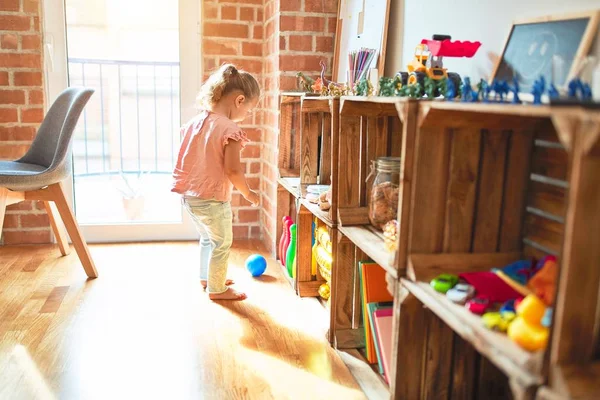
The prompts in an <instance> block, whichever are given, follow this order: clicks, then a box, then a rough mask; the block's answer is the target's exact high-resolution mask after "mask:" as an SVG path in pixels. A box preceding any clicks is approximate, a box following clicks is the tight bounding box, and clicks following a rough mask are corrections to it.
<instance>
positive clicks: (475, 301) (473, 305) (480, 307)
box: [465, 295, 491, 315]
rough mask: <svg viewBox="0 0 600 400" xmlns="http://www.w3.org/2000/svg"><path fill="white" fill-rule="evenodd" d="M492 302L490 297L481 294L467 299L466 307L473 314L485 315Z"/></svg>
mask: <svg viewBox="0 0 600 400" xmlns="http://www.w3.org/2000/svg"><path fill="white" fill-rule="evenodd" d="M490 304H491V302H490V299H489V298H488V297H485V296H482V295H479V296H477V297H473V298H472V299H470V300H467V302H466V304H465V307H466V308H467V310H469V311H471V312H472V313H473V314H477V315H483V314H484V313H485V312H486V311H487V309H488V308H489V307H490Z"/></svg>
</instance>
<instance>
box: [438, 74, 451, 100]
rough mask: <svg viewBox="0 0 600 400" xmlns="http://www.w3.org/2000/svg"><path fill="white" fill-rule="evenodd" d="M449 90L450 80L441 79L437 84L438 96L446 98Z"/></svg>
mask: <svg viewBox="0 0 600 400" xmlns="http://www.w3.org/2000/svg"><path fill="white" fill-rule="evenodd" d="M447 90H448V78H444V79H440V80H439V81H438V84H437V92H438V96H439V95H440V94H441V95H443V96H445V95H446V91H447Z"/></svg>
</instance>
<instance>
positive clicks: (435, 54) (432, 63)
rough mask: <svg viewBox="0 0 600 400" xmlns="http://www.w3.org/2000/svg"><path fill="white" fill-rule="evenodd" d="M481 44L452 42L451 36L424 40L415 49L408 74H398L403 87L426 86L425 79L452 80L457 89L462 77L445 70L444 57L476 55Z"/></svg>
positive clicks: (408, 67)
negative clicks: (418, 84)
mask: <svg viewBox="0 0 600 400" xmlns="http://www.w3.org/2000/svg"><path fill="white" fill-rule="evenodd" d="M480 46H481V43H480V42H469V41H464V42H461V41H458V40H457V41H454V42H453V41H451V37H450V36H449V35H433V39H432V40H430V39H423V40H422V41H421V43H420V44H419V45H417V47H416V49H415V57H414V58H413V59H412V61H411V62H410V63H409V64H408V66H407V70H408V72H398V73H397V74H396V75H397V76H400V78H401V82H402V85H403V86H404V85H414V84H417V83H420V84H421V85H423V84H424V81H425V77H428V78H430V79H434V80H440V79H443V78H448V79H451V80H452V81H453V82H454V85H455V87H459V86H460V84H461V79H460V75H459V74H457V73H455V72H448V70H447V69H446V68H444V63H443V58H444V57H468V58H471V57H473V56H474V55H475V53H476V52H477V50H478V49H479V47H480Z"/></svg>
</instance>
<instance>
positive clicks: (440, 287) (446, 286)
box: [429, 274, 458, 293]
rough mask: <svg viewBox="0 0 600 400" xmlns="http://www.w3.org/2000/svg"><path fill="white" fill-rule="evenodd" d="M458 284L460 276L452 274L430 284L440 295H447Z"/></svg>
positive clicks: (440, 276)
mask: <svg viewBox="0 0 600 400" xmlns="http://www.w3.org/2000/svg"><path fill="white" fill-rule="evenodd" d="M457 283H458V276H456V275H452V274H441V275H438V276H437V277H436V278H434V279H433V280H432V281H431V282H430V283H429V284H430V285H431V287H432V288H433V289H434V290H435V291H436V292H440V293H446V292H447V291H448V290H450V289H452V288H453V287H454V286H456V284H457Z"/></svg>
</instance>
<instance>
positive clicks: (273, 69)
mask: <svg viewBox="0 0 600 400" xmlns="http://www.w3.org/2000/svg"><path fill="white" fill-rule="evenodd" d="M337 8H338V0H279V1H278V0H265V91H266V93H267V96H266V97H265V107H266V110H265V141H264V144H263V154H262V156H263V157H262V164H263V165H262V179H263V181H262V218H261V222H262V228H263V231H262V233H263V240H264V242H265V244H266V245H267V247H268V248H269V249H270V250H271V251H272V250H273V249H274V248H275V243H276V240H277V238H276V237H275V232H276V220H275V219H276V215H277V176H278V172H277V135H278V132H279V103H278V102H279V92H280V91H286V90H293V89H295V88H296V76H295V75H296V73H297V72H298V71H302V72H304V73H306V74H308V75H309V76H313V77H316V76H318V75H319V74H320V71H321V67H320V66H319V62H320V61H321V60H323V59H324V60H326V61H327V65H328V68H329V69H331V65H332V62H333V61H332V60H333V47H334V36H335V29H336V19H337V18H336V16H337ZM328 75H329V73H328Z"/></svg>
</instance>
